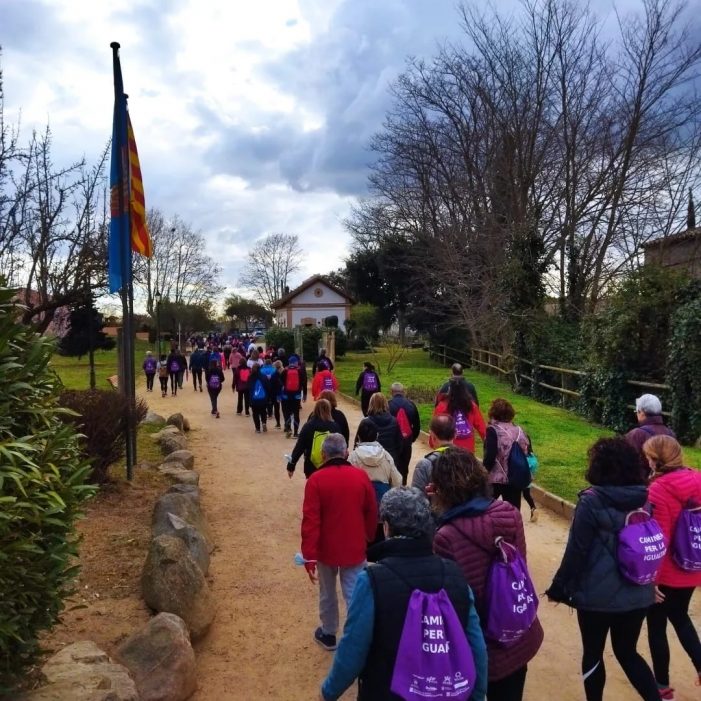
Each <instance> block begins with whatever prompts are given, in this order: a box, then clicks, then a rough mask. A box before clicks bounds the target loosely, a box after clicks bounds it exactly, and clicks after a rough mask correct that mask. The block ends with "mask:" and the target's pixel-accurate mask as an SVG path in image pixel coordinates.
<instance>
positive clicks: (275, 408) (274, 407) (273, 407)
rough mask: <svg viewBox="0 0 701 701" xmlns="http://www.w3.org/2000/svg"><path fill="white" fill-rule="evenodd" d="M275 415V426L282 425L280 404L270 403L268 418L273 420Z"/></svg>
mask: <svg viewBox="0 0 701 701" xmlns="http://www.w3.org/2000/svg"><path fill="white" fill-rule="evenodd" d="M273 414H275V425H276V426H279V425H280V402H277V401H275V402H270V403H269V404H268V418H269V419H270V418H272V416H273Z"/></svg>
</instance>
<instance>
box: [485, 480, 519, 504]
mask: <svg viewBox="0 0 701 701" xmlns="http://www.w3.org/2000/svg"><path fill="white" fill-rule="evenodd" d="M492 493H493V494H494V498H495V499H496V498H498V497H501V498H502V499H503V500H504V501H508V502H509V504H513V505H514V506H515V507H516V508H517V509H518V510H519V511H520V510H521V490H520V489H518V488H517V487H512V486H511V485H510V484H493V485H492Z"/></svg>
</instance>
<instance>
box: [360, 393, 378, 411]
mask: <svg viewBox="0 0 701 701" xmlns="http://www.w3.org/2000/svg"><path fill="white" fill-rule="evenodd" d="M373 394H375V393H374V392H366V391H365V390H364V389H361V390H360V408H361V409H362V411H363V416H367V415H368V406H369V405H370V397H372V395H373Z"/></svg>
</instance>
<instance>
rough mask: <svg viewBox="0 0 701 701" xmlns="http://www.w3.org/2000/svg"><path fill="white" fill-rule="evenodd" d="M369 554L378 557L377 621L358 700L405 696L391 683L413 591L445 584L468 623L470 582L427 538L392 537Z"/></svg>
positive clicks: (374, 573) (373, 575)
mask: <svg viewBox="0 0 701 701" xmlns="http://www.w3.org/2000/svg"><path fill="white" fill-rule="evenodd" d="M369 556H370V559H372V560H376V561H377V564H374V565H368V577H369V579H370V584H371V585H372V591H373V599H374V602H375V625H374V629H373V635H372V644H371V646H370V651H369V652H368V657H367V661H366V663H365V668H364V669H363V672H362V673H361V675H360V678H359V679H358V701H388V700H390V699H392V700H394V699H397V701H401V698H400V697H399V696H397V695H396V694H393V693H392V692H391V691H390V685H391V683H392V673H393V671H394V662H395V659H396V655H397V650H398V648H399V640H400V638H401V636H402V629H403V627H404V617H405V615H406V611H407V608H408V606H409V599H410V598H411V594H412V592H413V591H414V589H420V590H421V591H425V592H437V591H439V590H440V589H441V588H443V589H445V591H446V593H447V594H448V597H449V598H450V601H451V602H452V604H453V606H454V607H455V611H456V612H457V614H458V618H459V619H460V622H461V623H462V624H463V628H464V627H465V626H466V625H467V619H468V615H469V612H470V600H469V597H468V590H467V582H466V581H465V577H464V576H463V574H462V572H461V571H460V568H459V567H458V566H457V565H456V564H455V563H454V562H452V561H451V560H444V559H443V558H440V557H437V556H436V555H433V553H432V552H431V545H430V543H429V542H428V540H415V539H411V538H390V539H389V540H386V541H384V542H382V543H379V544H378V545H376V546H374V547H373V548H372V549H371V552H370V553H369ZM390 567H391V569H390Z"/></svg>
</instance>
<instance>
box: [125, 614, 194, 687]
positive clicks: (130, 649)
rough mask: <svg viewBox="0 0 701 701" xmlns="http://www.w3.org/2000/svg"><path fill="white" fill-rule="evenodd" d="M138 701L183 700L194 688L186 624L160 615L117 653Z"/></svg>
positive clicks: (174, 617)
mask: <svg viewBox="0 0 701 701" xmlns="http://www.w3.org/2000/svg"><path fill="white" fill-rule="evenodd" d="M117 659H118V660H119V661H120V662H121V663H122V664H124V665H125V666H126V667H127V669H128V670H129V671H130V672H131V676H132V677H133V678H134V681H135V682H136V687H137V689H138V690H139V696H140V698H141V701H185V699H188V698H190V696H192V694H194V693H195V690H196V689H197V676H196V669H195V653H194V652H193V650H192V645H191V644H190V634H189V632H188V629H187V625H186V624H185V621H183V619H182V618H180V617H179V616H176V615H175V614H173V613H159V614H158V615H157V616H156V617H155V618H152V619H151V620H150V621H149V622H148V624H147V625H146V626H145V627H144V628H143V629H142V630H140V631H139V632H138V633H136V634H134V635H132V636H131V637H129V638H127V640H125V641H124V642H123V643H122V644H121V645H120V646H119V649H118V650H117Z"/></svg>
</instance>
